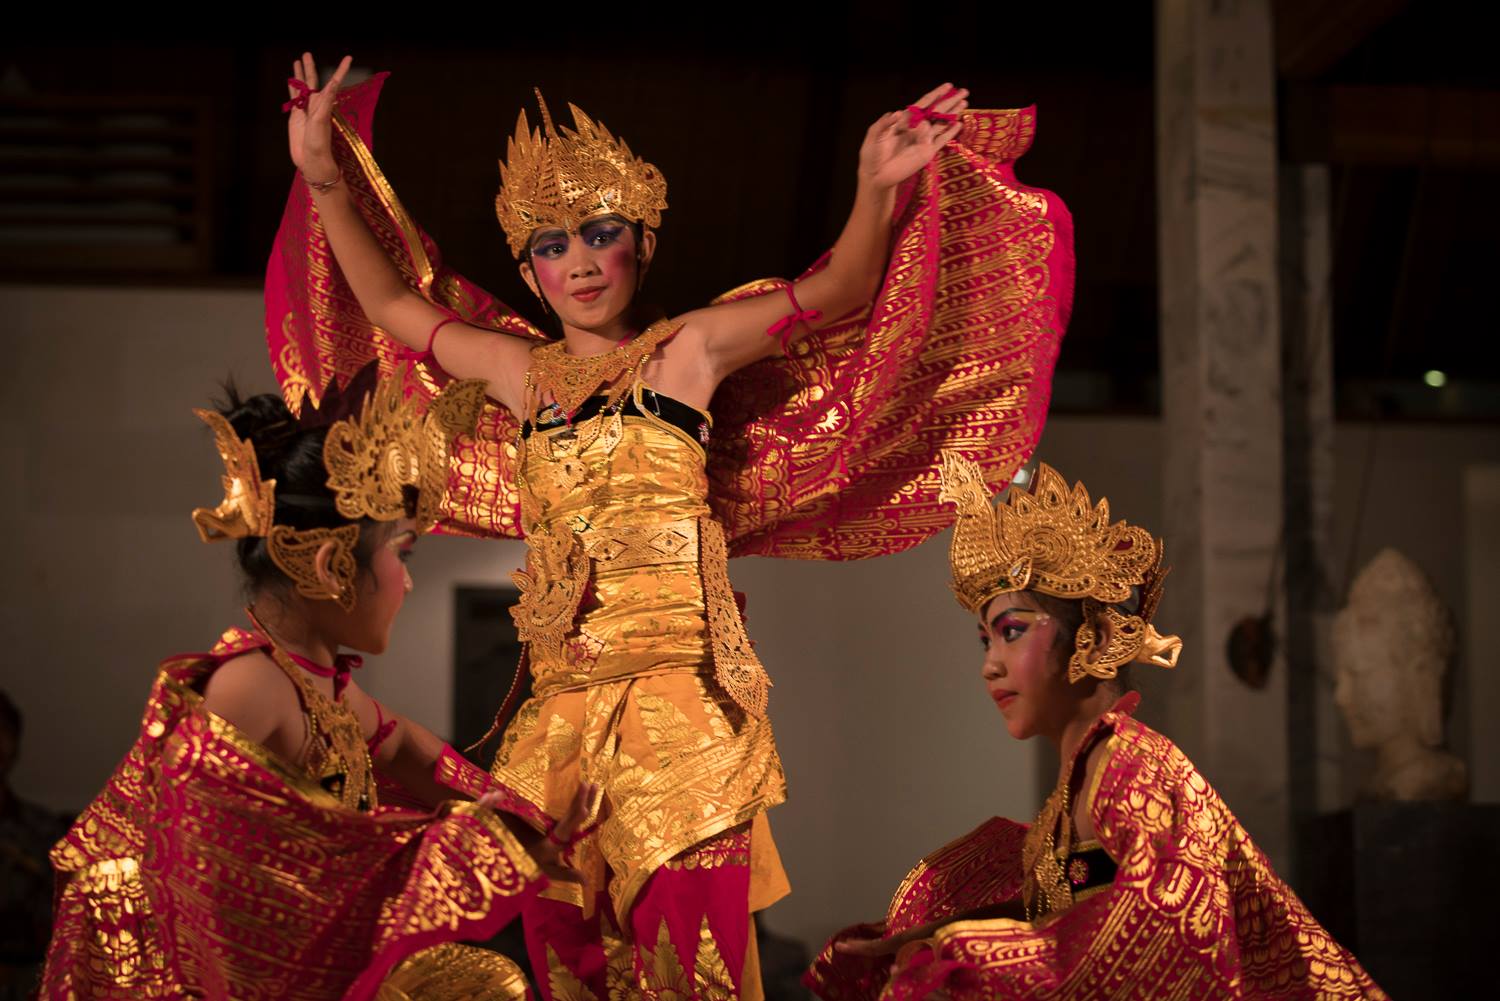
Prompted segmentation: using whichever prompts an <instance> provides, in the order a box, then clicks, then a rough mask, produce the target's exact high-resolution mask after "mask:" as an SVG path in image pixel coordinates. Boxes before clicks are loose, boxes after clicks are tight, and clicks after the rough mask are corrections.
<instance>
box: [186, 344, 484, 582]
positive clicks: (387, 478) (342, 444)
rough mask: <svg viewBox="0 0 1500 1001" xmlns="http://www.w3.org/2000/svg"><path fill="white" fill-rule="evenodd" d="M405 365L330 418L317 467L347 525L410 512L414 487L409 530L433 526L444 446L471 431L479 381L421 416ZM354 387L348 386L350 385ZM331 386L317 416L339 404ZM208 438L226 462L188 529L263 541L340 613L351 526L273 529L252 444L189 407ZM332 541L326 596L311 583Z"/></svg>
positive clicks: (452, 388)
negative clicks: (213, 500)
mask: <svg viewBox="0 0 1500 1001" xmlns="http://www.w3.org/2000/svg"><path fill="white" fill-rule="evenodd" d="M403 375H404V371H403V368H399V367H398V368H397V370H396V372H395V374H394V375H392V376H391V377H390V378H389V379H385V380H382V381H381V382H379V383H377V384H376V386H375V388H374V390H373V391H372V392H370V393H368V394H366V395H365V397H364V399H363V402H362V404H361V405H360V407H359V410H358V412H356V413H353V414H351V415H350V416H348V417H345V418H341V419H339V420H336V421H334V422H333V423H332V424H331V425H330V426H329V428H328V435H327V437H326V439H325V440H324V443H323V465H324V467H325V468H326V469H327V470H328V487H329V489H330V490H332V491H333V504H334V507H335V508H336V509H337V510H338V513H339V514H340V515H342V516H343V517H345V518H348V519H349V520H350V521H351V522H353V521H358V520H359V519H361V518H371V519H374V520H375V521H394V520H395V519H397V518H400V517H402V516H403V515H405V514H407V513H408V507H407V499H406V488H407V487H413V488H415V489H416V510H415V512H413V514H414V517H415V519H416V522H417V532H418V533H424V532H428V531H431V529H432V528H433V526H434V525H436V524H437V521H438V516H439V511H440V508H441V505H442V501H443V497H444V494H445V490H446V485H447V478H448V446H449V443H450V442H451V441H452V440H453V438H454V436H456V435H458V434H461V433H463V432H466V431H470V430H472V429H473V427H474V423H475V421H476V420H477V419H478V416H479V411H480V409H481V408H482V406H483V404H484V382H483V381H482V380H477V379H469V380H465V381H462V382H453V383H450V384H449V385H448V386H447V387H446V388H445V389H444V390H443V391H442V393H440V394H439V395H438V396H437V397H436V398H435V399H434V400H433V401H432V403H431V404H430V405H429V406H428V408H427V411H426V413H425V414H424V413H422V412H420V410H419V408H418V402H417V399H416V398H415V397H410V398H408V397H406V396H405V394H404V393H403V390H402V387H403V386H404V384H405V380H404V378H403ZM351 388H352V387H351ZM340 402H342V401H340V400H339V399H338V394H337V393H336V392H335V391H334V389H333V387H330V392H329V393H326V394H325V395H324V399H323V407H322V408H321V409H322V410H329V409H331V408H332V407H334V406H336V405H338V403H340ZM193 413H195V414H197V415H198V417H199V418H200V419H201V420H202V421H203V422H204V423H206V424H207V425H208V426H209V427H211V428H213V431H214V444H215V445H216V446H217V448H218V450H219V457H220V458H221V459H223V460H224V471H225V475H224V476H223V477H222V482H223V486H224V499H223V500H222V501H220V502H219V505H218V506H217V507H214V508H197V509H196V510H194V511H193V524H194V525H196V526H197V527H198V535H199V537H200V538H202V539H203V541H204V542H220V541H223V540H225V539H244V538H264V539H265V540H266V549H267V551H268V552H269V553H270V556H271V559H272V561H274V562H275V564H276V566H277V567H279V568H280V569H281V571H282V572H283V573H285V574H286V575H287V576H288V577H290V578H291V579H292V581H293V583H295V584H296V586H297V593H298V594H301V595H304V596H306V597H309V598H315V599H325V598H331V599H332V600H334V601H337V602H338V603H339V604H340V606H342V607H343V608H344V610H345V611H351V610H353V608H354V603H355V588H354V577H355V574H356V570H357V564H356V561H355V558H354V547H355V545H356V543H357V542H358V541H359V526H358V525H357V524H350V525H340V526H337V527H323V528H303V529H298V528H291V527H289V526H286V525H277V524H275V523H274V514H275V510H276V481H275V480H262V479H261V478H260V463H259V461H258V460H257V459H256V455H255V446H254V444H253V443H252V442H250V441H249V440H247V439H243V438H240V437H239V435H237V434H235V431H234V428H233V426H231V425H230V423H229V421H228V420H227V419H226V418H225V417H224V416H223V415H222V414H220V413H217V412H215V411H212V410H194V411H193ZM318 416H319V413H318V410H316V409H315V408H312V407H304V412H303V417H304V419H305V421H306V422H307V424H306V426H309V427H316V426H317V425H318V423H319V421H318ZM326 542H332V543H333V553H332V556H331V559H330V563H329V569H330V572H331V574H332V576H333V577H334V578H335V579H336V580H337V581H338V583H339V588H338V590H337V591H336V592H334V593H332V594H330V593H329V591H328V589H327V587H326V585H324V584H323V583H322V582H321V581H320V580H319V579H318V573H317V553H318V551H319V550H320V549H321V548H322V547H323V544H324V543H326Z"/></svg>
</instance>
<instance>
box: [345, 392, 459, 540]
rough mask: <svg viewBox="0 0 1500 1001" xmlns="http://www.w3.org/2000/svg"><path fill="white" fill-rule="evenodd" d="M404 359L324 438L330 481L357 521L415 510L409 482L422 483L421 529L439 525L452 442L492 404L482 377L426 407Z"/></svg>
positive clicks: (384, 518)
mask: <svg viewBox="0 0 1500 1001" xmlns="http://www.w3.org/2000/svg"><path fill="white" fill-rule="evenodd" d="M405 385H406V368H405V366H397V368H396V371H395V373H394V374H393V375H392V376H391V377H390V378H388V379H383V380H381V381H380V382H379V383H377V384H376V386H375V390H374V391H373V392H372V393H370V395H369V396H367V397H366V398H365V400H364V403H363V405H362V406H361V407H360V410H359V413H358V414H357V415H355V416H352V417H348V418H345V419H344V420H340V421H337V422H335V423H334V425H333V426H332V427H330V428H329V429H328V438H327V440H326V441H325V442H324V445H323V463H324V465H326V466H327V467H328V486H329V488H330V489H332V490H333V493H334V501H335V503H336V504H337V505H338V510H339V514H341V515H343V516H344V517H345V518H348V519H350V520H351V521H353V520H356V519H359V518H373V519H375V520H376V521H394V520H395V519H397V518H400V517H402V516H403V515H404V514H406V513H407V506H406V495H405V488H407V487H414V488H416V490H417V509H416V512H415V517H416V520H417V531H418V532H427V531H430V530H431V529H432V527H433V526H434V525H436V524H437V520H438V515H439V511H440V508H441V506H442V503H443V494H444V492H445V489H446V486H447V479H448V446H449V443H450V442H451V441H452V440H453V438H454V437H455V436H456V435H458V434H462V433H465V432H468V431H471V430H473V428H474V422H475V421H476V420H477V419H478V417H479V412H480V410H481V408H482V407H483V405H484V394H485V385H484V382H483V381H482V380H479V379H468V380H465V381H462V382H452V383H449V384H448V385H447V387H445V388H444V389H443V391H442V392H441V393H439V394H438V396H437V397H436V398H435V399H433V400H432V402H431V404H430V405H429V406H428V407H427V410H426V413H425V414H424V413H423V412H422V411H421V410H420V409H419V401H418V397H417V396H416V395H411V396H408V395H406V390H405Z"/></svg>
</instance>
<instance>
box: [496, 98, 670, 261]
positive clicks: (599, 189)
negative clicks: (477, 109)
mask: <svg viewBox="0 0 1500 1001" xmlns="http://www.w3.org/2000/svg"><path fill="white" fill-rule="evenodd" d="M536 99H537V103H538V104H539V105H540V106H541V111H542V128H540V129H533V128H531V126H530V124H529V123H528V122H527V120H526V111H525V109H522V111H521V114H520V117H519V118H518V119H517V120H516V134H515V136H514V137H512V138H511V139H509V140H507V141H506V144H505V160H504V161H502V162H501V164H500V191H499V193H498V194H496V196H495V216H496V217H497V218H498V219H499V220H500V228H501V229H503V230H505V238H506V242H508V243H509V244H510V250H511V253H512V254H514V255H515V256H516V257H520V256H521V254H522V252H523V251H524V250H525V249H526V243H527V241H528V240H529V239H530V238H531V234H532V233H533V232H534V231H536V230H537V229H541V228H544V227H551V226H556V227H558V228H560V229H565V230H568V231H569V232H577V230H578V227H579V226H580V225H581V224H582V223H583V221H584V220H585V219H588V218H589V217H590V216H596V215H610V214H616V215H620V216H623V217H624V218H626V219H629V220H631V221H632V222H639V223H642V224H644V225H646V226H649V227H651V228H652V229H655V228H656V227H657V226H660V225H661V213H662V210H663V209H665V208H666V207H667V181H666V178H664V177H662V176H661V172H660V171H659V170H657V169H656V168H655V167H654V166H652V165H651V164H649V163H647V162H646V161H645V160H642V159H641V158H640V157H638V156H636V155H635V154H634V153H632V152H631V151H630V147H629V146H627V145H626V144H625V140H623V139H616V138H615V137H614V136H613V135H611V134H610V131H609V129H607V128H605V127H604V123H603V122H596V121H594V120H593V119H592V118H590V117H589V116H588V115H586V114H584V112H583V110H582V109H581V108H579V107H578V106H577V105H573V104H570V105H568V109H569V110H570V111H572V112H573V128H571V129H569V128H566V127H564V128H558V127H556V126H554V125H553V123H552V115H551V113H550V112H549V111H548V110H547V102H546V101H545V100H543V98H542V92H541V91H540V90H538V91H537V92H536Z"/></svg>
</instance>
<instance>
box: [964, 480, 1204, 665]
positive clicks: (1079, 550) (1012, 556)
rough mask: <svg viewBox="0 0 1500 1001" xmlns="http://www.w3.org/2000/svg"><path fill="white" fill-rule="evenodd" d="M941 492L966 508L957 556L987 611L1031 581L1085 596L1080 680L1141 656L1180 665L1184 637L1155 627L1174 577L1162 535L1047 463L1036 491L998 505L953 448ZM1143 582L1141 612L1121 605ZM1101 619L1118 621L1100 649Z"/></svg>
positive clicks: (970, 593) (977, 604) (972, 600)
mask: <svg viewBox="0 0 1500 1001" xmlns="http://www.w3.org/2000/svg"><path fill="white" fill-rule="evenodd" d="M939 496H940V497H941V499H942V500H944V501H947V502H949V503H951V504H953V505H954V506H955V507H956V508H957V509H958V522H957V524H955V525H954V527H953V545H952V549H951V551H950V553H949V562H950V564H951V567H952V572H953V580H952V585H953V593H954V594H955V595H956V596H957V597H958V601H959V604H961V605H963V606H964V607H965V608H967V609H968V610H969V611H971V612H974V613H976V614H978V613H979V612H981V611H983V609H984V607H985V605H987V604H989V602H990V601H991V600H992V599H994V598H995V596H996V595H1000V594H1006V593H1009V592H1012V591H1023V590H1027V589H1031V590H1035V591H1040V592H1041V593H1043V594H1049V595H1052V596H1053V597H1055V598H1068V599H1081V600H1082V601H1083V603H1084V617H1083V625H1081V626H1079V628H1078V633H1077V635H1076V636H1075V638H1074V652H1073V657H1072V659H1071V660H1070V661H1069V664H1068V680H1070V681H1077V680H1078V679H1079V678H1081V677H1083V676H1084V675H1092V676H1093V677H1097V678H1113V677H1114V676H1115V675H1116V674H1117V673H1118V671H1119V666H1120V665H1121V664H1125V663H1129V662H1131V661H1140V662H1143V663H1150V664H1155V665H1157V666H1158V667H1175V666H1176V664H1177V656H1178V654H1179V653H1180V652H1181V649H1182V641H1181V640H1179V639H1178V638H1177V637H1175V636H1163V635H1161V634H1160V633H1158V632H1157V631H1156V629H1155V627H1154V626H1152V625H1151V618H1152V616H1154V615H1155V614H1156V607H1157V605H1158V604H1159V603H1160V601H1161V591H1162V582H1163V580H1164V579H1165V578H1166V575H1167V570H1166V569H1164V568H1163V567H1162V543H1161V540H1159V539H1157V538H1156V537H1155V536H1153V535H1152V534H1151V533H1150V532H1148V531H1146V530H1145V529H1144V528H1140V527H1138V526H1136V525H1129V524H1126V523H1125V522H1124V521H1116V522H1111V521H1110V520H1109V501H1108V500H1106V499H1104V498H1102V497H1101V498H1100V499H1099V503H1098V504H1093V503H1091V501H1090V500H1089V493H1088V490H1087V489H1086V488H1085V487H1084V485H1083V484H1082V483H1076V484H1074V485H1073V486H1072V488H1069V486H1068V483H1067V481H1066V480H1064V479H1063V478H1062V476H1061V475H1060V474H1059V473H1058V472H1057V470H1055V469H1053V468H1052V467H1051V466H1049V465H1047V464H1046V463H1041V464H1039V466H1038V468H1037V472H1036V476H1035V478H1034V480H1033V482H1032V484H1031V489H1030V490H1012V491H1011V493H1010V497H1009V500H1008V501H1007V502H1006V503H1003V504H999V505H997V506H995V507H991V506H990V499H989V487H987V486H986V485H985V482H984V474H983V473H982V472H981V471H980V469H979V467H978V466H976V465H975V464H974V463H972V462H970V461H969V460H967V459H965V458H963V457H962V456H960V455H958V454H957V453H955V452H944V453H943V485H942V490H941V493H940V494H939ZM1137 588H1139V589H1140V590H1139V595H1140V602H1139V605H1138V607H1137V609H1136V611H1135V613H1134V614H1126V613H1124V612H1121V611H1120V610H1119V609H1117V608H1115V607H1114V606H1115V605H1116V604H1119V603H1121V602H1125V601H1129V600H1130V599H1131V597H1132V596H1133V595H1134V594H1136V589H1137ZM1101 618H1107V619H1108V620H1109V623H1110V627H1111V628H1110V630H1109V642H1108V643H1107V644H1106V646H1105V647H1104V648H1103V649H1102V650H1097V648H1098V628H1097V625H1096V623H1097V621H1098V620H1099V619H1101ZM1096 650H1097V654H1096Z"/></svg>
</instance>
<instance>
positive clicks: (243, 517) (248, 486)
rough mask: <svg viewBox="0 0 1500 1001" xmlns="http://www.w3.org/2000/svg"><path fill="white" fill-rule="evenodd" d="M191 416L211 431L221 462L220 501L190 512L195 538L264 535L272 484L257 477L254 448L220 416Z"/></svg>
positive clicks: (205, 413)
mask: <svg viewBox="0 0 1500 1001" xmlns="http://www.w3.org/2000/svg"><path fill="white" fill-rule="evenodd" d="M193 413H195V414H197V415H198V419H199V420H201V421H203V423H205V424H207V425H208V426H209V427H211V428H213V432H214V446H215V447H216V448H218V450H219V458H221V459H223V460H224V475H223V477H221V482H222V483H223V485H224V499H223V500H221V501H220V502H219V505H218V507H211V508H209V507H200V508H194V509H193V524H194V525H196V526H197V528H198V537H199V538H201V539H202V540H203V541H204V542H218V541H220V540H223V539H244V538H249V537H252V536H263V535H266V534H267V533H268V532H270V531H271V521H272V518H273V516H274V514H275V511H276V481H275V480H262V479H261V478H260V462H259V460H257V459H256V458H255V446H254V445H252V444H251V443H250V442H249V441H247V440H245V439H243V438H241V437H240V436H239V435H237V434H235V433H234V428H233V427H231V426H230V424H229V421H228V420H227V419H226V418H225V417H224V415H223V414H221V413H218V412H217V411H213V410H196V409H195V410H194V411H193Z"/></svg>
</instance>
